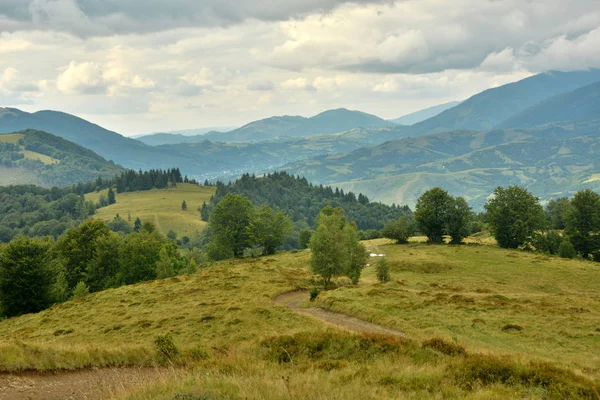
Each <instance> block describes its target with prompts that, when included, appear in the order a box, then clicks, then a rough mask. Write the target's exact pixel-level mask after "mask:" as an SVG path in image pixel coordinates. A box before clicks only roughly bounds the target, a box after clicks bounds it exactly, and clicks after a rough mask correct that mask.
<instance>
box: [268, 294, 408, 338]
mask: <svg viewBox="0 0 600 400" xmlns="http://www.w3.org/2000/svg"><path fill="white" fill-rule="evenodd" d="M307 298H308V292H307V291H294V292H288V293H283V294H280V295H279V296H277V297H275V298H274V299H273V301H274V302H275V303H277V304H283V305H285V306H287V307H289V308H290V309H292V310H293V311H294V312H296V313H298V314H303V315H309V316H311V317H313V318H316V319H318V320H320V321H322V322H324V323H326V324H328V325H333V326H335V327H338V328H342V329H345V330H348V331H351V332H357V333H380V334H386V335H394V336H400V337H407V336H406V334H404V333H402V332H400V331H397V330H394V329H390V328H386V327H385V326H381V325H377V324H373V323H371V322H367V321H363V320H362V319H358V318H354V317H350V316H348V315H346V314H342V313H337V312H333V311H328V310H324V309H322V308H317V307H310V308H302V307H301V304H302V302H303V301H305V300H306V299H307Z"/></svg>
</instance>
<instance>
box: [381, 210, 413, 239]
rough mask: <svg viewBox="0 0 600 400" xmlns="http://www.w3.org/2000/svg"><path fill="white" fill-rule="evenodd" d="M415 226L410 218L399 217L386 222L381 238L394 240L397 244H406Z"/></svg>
mask: <svg viewBox="0 0 600 400" xmlns="http://www.w3.org/2000/svg"><path fill="white" fill-rule="evenodd" d="M415 231H416V224H415V221H414V220H413V219H412V218H409V217H406V216H404V217H400V218H399V219H397V220H394V221H390V222H388V223H387V224H386V225H385V226H384V227H383V230H382V231H381V234H382V235H383V237H385V238H387V239H392V240H395V241H396V243H397V244H406V243H408V239H409V238H410V237H411V236H412V235H414V234H415Z"/></svg>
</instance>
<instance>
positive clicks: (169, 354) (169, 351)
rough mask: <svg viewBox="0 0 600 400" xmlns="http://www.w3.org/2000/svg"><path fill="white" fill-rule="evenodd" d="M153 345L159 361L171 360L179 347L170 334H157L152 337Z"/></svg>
mask: <svg viewBox="0 0 600 400" xmlns="http://www.w3.org/2000/svg"><path fill="white" fill-rule="evenodd" d="M154 347H155V348H156V352H157V353H158V357H159V358H160V359H161V361H168V362H173V360H175V357H177V356H178V355H179V349H178V348H177V346H176V345H175V342H174V341H173V338H172V337H171V335H158V336H157V337H156V338H155V339H154Z"/></svg>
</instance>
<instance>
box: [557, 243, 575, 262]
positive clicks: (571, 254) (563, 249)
mask: <svg viewBox="0 0 600 400" xmlns="http://www.w3.org/2000/svg"><path fill="white" fill-rule="evenodd" d="M558 255H559V256H560V257H562V258H575V257H577V251H576V250H575V247H573V243H571V241H570V240H568V239H564V240H563V241H562V242H561V243H560V246H559V248H558Z"/></svg>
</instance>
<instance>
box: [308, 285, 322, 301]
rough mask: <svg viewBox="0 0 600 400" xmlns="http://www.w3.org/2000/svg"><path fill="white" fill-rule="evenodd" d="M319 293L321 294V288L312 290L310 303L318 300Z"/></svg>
mask: <svg viewBox="0 0 600 400" xmlns="http://www.w3.org/2000/svg"><path fill="white" fill-rule="evenodd" d="M319 293H321V291H320V290H319V288H316V287H312V288H311V289H310V301H315V300H316V299H317V297H318V296H319Z"/></svg>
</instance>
